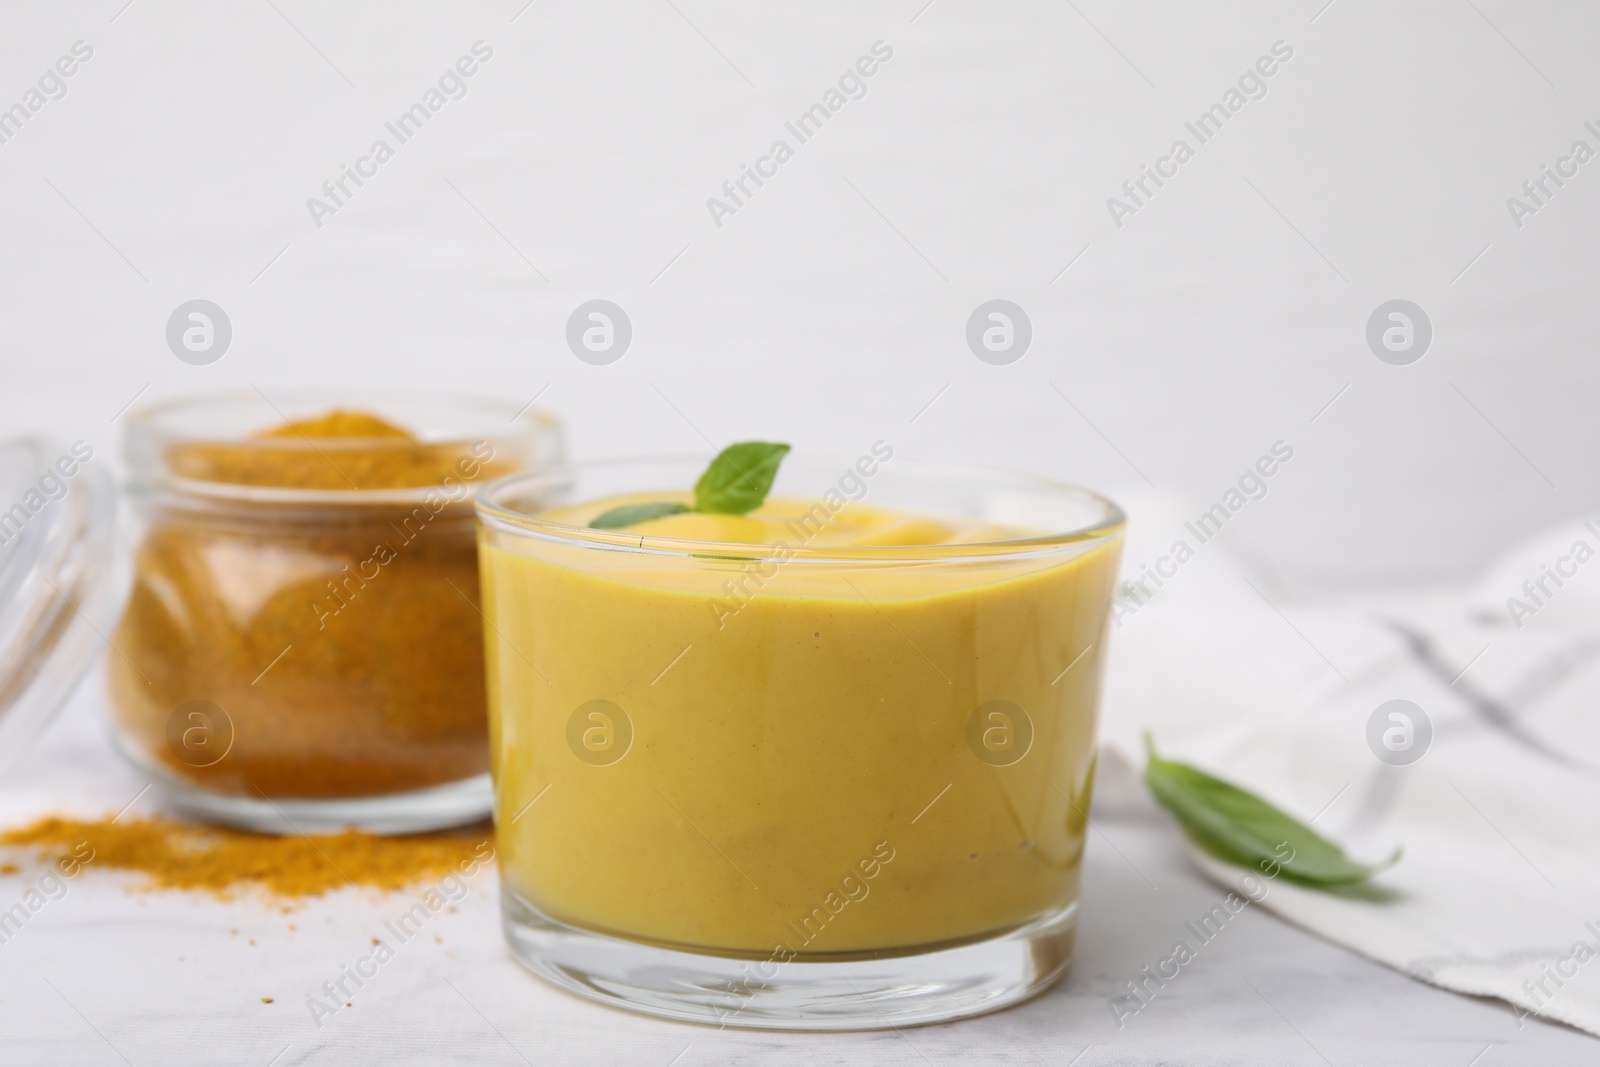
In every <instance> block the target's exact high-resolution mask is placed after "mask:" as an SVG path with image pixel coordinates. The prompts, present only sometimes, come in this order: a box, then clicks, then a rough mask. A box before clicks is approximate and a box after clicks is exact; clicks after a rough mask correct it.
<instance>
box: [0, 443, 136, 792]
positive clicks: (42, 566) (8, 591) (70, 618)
mask: <svg viewBox="0 0 1600 1067" xmlns="http://www.w3.org/2000/svg"><path fill="white" fill-rule="evenodd" d="M94 455H95V454H94V449H93V448H92V447H90V446H89V445H88V444H87V443H86V442H83V441H78V442H76V443H74V444H73V445H71V446H70V447H69V446H63V445H61V444H60V443H58V442H55V441H51V440H49V439H47V438H42V437H23V438H14V439H11V440H7V441H0V769H3V768H4V767H5V766H6V765H7V764H9V763H11V762H13V761H15V760H16V759H18V758H19V756H20V755H21V754H22V753H23V752H24V751H25V750H26V749H27V748H28V747H29V746H30V745H31V744H32V742H33V741H34V739H35V738H37V736H38V735H39V733H40V732H42V731H43V729H44V728H45V726H47V725H48V724H49V723H50V721H51V719H52V718H54V716H55V715H56V713H57V712H58V711H59V710H60V709H61V706H62V704H63V703H64V702H65V701H66V698H67V697H68V695H69V694H70V693H71V692H72V690H73V689H74V688H76V686H77V684H78V682H79V680H80V679H81V678H82V677H83V674H84V671H85V670H86V669H87V668H88V666H89V664H90V663H91V662H92V660H93V658H94V655H95V653H96V652H97V651H98V649H99V646H100V644H101V642H102V641H103V640H104V638H103V636H102V635H103V634H105V633H106V632H107V628H108V627H109V626H110V624H111V621H112V617H113V615H114V614H115V610H116V604H115V598H116V583H115V582H114V581H112V576H111V574H110V573H109V572H110V570H111V567H112V566H113V553H112V551H111V538H112V519H113V516H114V514H115V511H116V494H115V492H114V490H113V488H112V481H111V478H110V477H109V475H108V474H107V472H106V471H105V470H104V469H103V467H102V466H101V465H100V464H99V463H96V462H95V461H94Z"/></svg>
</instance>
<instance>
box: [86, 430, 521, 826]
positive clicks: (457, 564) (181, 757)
mask: <svg viewBox="0 0 1600 1067" xmlns="http://www.w3.org/2000/svg"><path fill="white" fill-rule="evenodd" d="M165 462H166V466H167V469H168V472H169V473H170V474H171V475H173V476H175V477H176V478H177V479H178V480H177V481H173V482H171V483H170V484H169V485H166V486H164V487H161V488H160V489H159V490H158V491H156V492H153V493H150V494H149V495H148V503H147V504H146V515H147V518H148V532H147V534H146V536H145V539H144V542H143V544H142V545H141V546H140V548H139V550H138V552H137V555H136V559H135V566H134V586H133V590H132V593H131V595H130V598H129V601H128V605H127V608H126V609H125V611H124V614H123V617H122V620H121V622H120V623H119V625H118V628H117V631H116V634H115V636H114V637H113V639H112V644H113V649H114V650H113V652H112V653H111V654H110V656H109V658H108V660H107V663H108V677H109V685H110V696H111V705H112V712H113V718H114V720H115V722H116V724H117V727H118V736H119V741H120V742H121V744H122V745H123V747H124V748H125V749H127V750H129V754H130V755H131V756H132V757H133V758H134V759H135V761H136V762H139V763H141V764H143V765H145V766H147V767H151V768H153V769H155V770H158V771H160V772H164V773H166V774H168V775H170V776H175V777H177V778H180V779H182V780H183V781H185V782H186V783H189V784H191V785H194V786H198V787H200V788H202V789H204V790H207V791H209V792H213V793H219V794H230V795H239V796H248V797H252V798H256V799H259V798H260V797H262V796H265V797H268V798H308V799H335V798H348V797H371V796H381V795H385V794H394V793H404V792H410V791H413V790H418V789H425V788H428V787H431V786H438V785H443V784H447V783H451V782H457V781H461V780H463V779H466V778H471V777H473V776H475V775H479V774H482V773H484V772H486V771H487V769H488V732H487V729H488V728H487V717H486V711H485V692H484V669H483V637H482V621H481V620H482V617H481V615H480V613H479V605H478V571H477V549H476V544H475V532H474V517H473V512H472V502H471V488H470V483H473V482H477V481H483V480H486V479H489V478H493V477H498V476H499V475H501V474H504V473H507V472H508V471H510V470H511V469H513V464H512V463H511V462H510V461H509V460H507V459H505V458H502V457H496V456H495V454H494V448H493V447H492V446H491V445H490V444H489V443H487V442H484V441H478V442H462V441H452V442H423V441H419V440H418V439H417V438H415V437H414V436H412V435H411V434H410V433H408V432H407V431H406V430H404V429H402V428H400V427H397V426H394V425H392V424H390V423H388V422H386V421H384V420H382V419H380V418H378V417H377V416H374V415H370V414H366V413H362V412H350V411H333V412H330V413H328V414H326V415H324V416H321V417H319V418H315V419H309V420H305V421H301V422H295V423H289V424H286V425H282V426H278V427H273V428H271V429H269V430H266V431H264V432H261V433H258V434H256V435H254V436H252V437H247V438H242V439H236V440H230V441H221V442H184V443H180V444H176V445H172V446H170V447H169V450H168V453H167V455H166V457H165ZM241 486H242V487H249V488H248V489H246V490H234V489H233V488H232V487H241ZM213 487H221V488H222V489H223V491H220V492H219V491H217V490H216V489H215V488H213ZM255 489H271V490H294V491H300V492H289V493H282V492H271V493H260V492H255V491H254V490H255ZM329 490H332V491H334V492H329ZM196 707H201V708H204V709H211V708H214V709H220V714H219V713H217V712H215V711H210V710H207V711H206V712H205V713H203V714H200V715H195V714H193V712H192V709H194V708H196ZM180 708H186V709H190V710H184V711H180Z"/></svg>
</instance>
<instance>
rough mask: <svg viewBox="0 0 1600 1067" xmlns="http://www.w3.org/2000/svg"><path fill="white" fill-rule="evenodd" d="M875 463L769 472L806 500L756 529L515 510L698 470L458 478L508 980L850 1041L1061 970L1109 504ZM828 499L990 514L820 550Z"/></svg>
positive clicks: (976, 1006) (952, 472)
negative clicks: (515, 970) (657, 531)
mask: <svg viewBox="0 0 1600 1067" xmlns="http://www.w3.org/2000/svg"><path fill="white" fill-rule="evenodd" d="M885 453H886V454H887V456H886V455H885ZM892 454H893V453H892V449H890V448H888V446H886V445H883V444H882V443H881V442H880V443H879V445H878V446H874V452H873V453H870V454H868V455H864V456H862V457H860V458H859V459H857V460H855V461H851V462H845V461H839V462H837V463H830V462H807V461H806V460H805V459H804V458H802V457H790V458H789V459H787V460H786V461H785V462H784V465H783V467H782V469H781V471H780V473H779V477H778V484H777V488H775V489H774V491H773V498H772V499H775V500H776V499H780V498H789V499H801V500H804V501H806V502H807V504H810V502H812V501H815V502H816V503H815V504H810V506H806V505H801V506H800V507H798V508H796V510H795V514H794V516H793V518H792V519H790V520H789V522H788V523H787V525H786V526H785V529H786V530H788V531H790V532H791V533H792V534H793V537H792V539H786V543H785V544H781V545H756V544H733V543H722V542H708V541H682V540H669V539H665V538H659V537H652V536H649V535H648V534H644V535H641V534H639V533H631V532H629V531H628V530H626V529H622V530H604V529H593V528H588V527H582V526H577V525H573V524H571V523H570V522H563V521H559V520H558V519H556V518H552V517H551V516H550V515H549V514H548V512H549V511H550V509H551V508H552V506H554V505H558V504H561V505H564V504H570V503H573V502H576V501H595V500H600V499H603V498H608V497H611V496H614V495H617V494H623V493H637V492H639V491H641V490H663V491H666V490H669V489H670V490H675V491H681V490H682V489H683V488H684V487H687V486H690V485H693V484H694V481H695V478H696V476H697V475H698V474H699V472H700V470H701V469H703V467H704V463H703V462H702V461H694V460H683V461H676V460H662V461H638V462H613V463H589V464H575V465H570V466H564V467H560V468H557V469H555V470H552V471H548V472H544V473H540V474H531V475H525V476H517V477H512V478H509V479H506V480H503V481H500V482H497V483H495V484H494V485H492V486H489V487H487V488H485V489H484V490H482V491H481V492H480V493H479V495H478V515H479V521H480V535H479V536H480V541H479V562H480V566H481V568H482V585H483V591H484V612H485V617H486V619H487V620H488V627H487V631H486V636H487V638H488V648H487V654H486V660H487V665H488V671H489V720H490V738H491V751H492V753H493V773H494V776H495V787H496V840H497V853H498V856H499V861H500V867H501V879H502V892H501V901H502V908H503V918H504V926H505V929H506V931H507V935H508V937H509V939H510V942H511V946H512V949H513V951H514V953H515V954H516V955H517V957H518V958H519V959H520V960H521V961H522V962H523V963H524V964H525V965H527V966H528V967H529V968H530V969H532V970H533V971H534V972H536V973H537V974H539V975H541V976H543V977H545V978H547V979H549V980H550V981H552V982H554V983H556V984H558V985H560V986H563V987H565V988H567V989H569V990H572V991H574V992H576V993H579V994H581V995H583V996H587V997H590V998H593V999H597V1000H601V1001H607V1002H611V1003H614V1004H618V1005H621V1006H625V1007H630V1008H633V1009H636V1010H640V1011H644V1012H647V1013H651V1014H656V1015H662V1016H667V1017H672V1018H679V1019H686V1020H692V1021H698V1022H714V1023H717V1024H720V1025H731V1026H745V1027H756V1028H782V1029H856V1028H877V1027H883V1026H886V1025H894V1026H899V1025H905V1024H909V1023H922V1022H931V1021H936V1020H940V1019H949V1018H955V1017H959V1016H963V1015H969V1014H974V1013H978V1012H983V1011H989V1010H993V1009H995V1008H998V1007H1002V1006H1004V1005H1006V1004H1010V1003H1014V1002H1016V1001H1018V1000H1020V999H1023V998H1025V997H1027V996H1029V995H1031V994H1033V993H1035V992H1037V991H1039V990H1041V989H1043V988H1045V987H1046V986H1047V985H1048V984H1049V983H1050V982H1051V981H1052V980H1053V979H1054V978H1055V977H1057V976H1058V975H1059V974H1060V973H1061V971H1062V970H1063V969H1064V968H1065V966H1066V964H1067V962H1068V960H1069V958H1070V956H1071V951H1072V944H1073V938H1074V933H1075V929H1076V918H1077V901H1078V886H1079V872H1080V866H1081V862H1082V856H1083V846H1084V837H1085V833H1086V829H1087V820H1088V809H1089V794H1090V789H1091V785H1092V780H1093V772H1094V759H1095V728H1096V719H1097V713H1098V703H1099V691H1100V680H1101V668H1102V664H1103V663H1104V653H1105V641H1106V635H1107V622H1108V606H1109V602H1110V599H1111V596H1112V593H1113V590H1114V587H1115V580H1116V573H1117V563H1118V558H1119V555H1120V552H1121V542H1122V533H1123V525H1124V519H1123V515H1122V513H1121V511H1120V510H1119V509H1118V508H1117V506H1116V505H1115V504H1113V503H1111V502H1110V501H1108V500H1106V499H1105V498H1103V497H1100V496H1097V495H1095V494H1093V493H1090V492H1086V491H1084V490H1081V489H1075V488H1072V487H1069V486H1065V485H1060V484H1057V483H1054V482H1048V481H1044V480H1040V479H1035V478H1029V477H1024V476H1021V475H1011V474H1000V473H992V472H985V471H975V470H972V469H968V468H958V467H949V466H941V465H926V464H917V463H912V462H906V461H901V460H892ZM891 460H892V461H891ZM861 499H869V500H870V501H871V505H872V506H873V507H876V508H887V509H893V510H894V511H896V512H904V513H907V514H909V515H913V516H914V515H923V516H939V515H943V516H959V517H966V518H970V519H974V520H981V521H982V522H985V523H993V524H1002V526H1001V527H997V528H1001V529H1003V531H1004V532H1003V533H1002V535H1001V537H1000V539H994V540H982V539H979V540H975V541H972V542H971V543H960V544H940V545H922V546H896V545H892V544H889V545H872V546H854V547H828V546H823V545H821V544H820V543H819V541H820V540H823V539H822V538H818V536H817V535H818V532H819V531H821V530H823V529H825V528H826V526H827V524H828V523H829V522H837V521H840V520H839V519H838V518H837V516H838V515H839V514H840V513H841V512H846V511H848V510H849V509H850V507H851V502H852V501H854V500H861ZM779 506H780V507H784V506H787V505H782V504H780V505H779ZM1021 529H1027V530H1036V531H1040V532H1039V533H1037V534H1032V533H1028V534H1021V533H1016V532H1014V531H1017V530H1021Z"/></svg>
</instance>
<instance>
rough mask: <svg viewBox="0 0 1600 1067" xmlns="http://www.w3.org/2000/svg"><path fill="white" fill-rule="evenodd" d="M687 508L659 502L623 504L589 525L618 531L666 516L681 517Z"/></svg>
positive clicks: (599, 528)
mask: <svg viewBox="0 0 1600 1067" xmlns="http://www.w3.org/2000/svg"><path fill="white" fill-rule="evenodd" d="M688 510H689V508H688V507H687V506H686V505H684V504H674V503H671V502H661V503H655V504H624V505H622V507H620V508H612V509H611V510H610V511H606V512H602V513H601V514H600V515H599V516H598V517H597V518H596V519H595V520H594V521H593V522H591V523H590V524H589V527H590V529H594V530H620V529H622V528H623V527H624V526H632V525H633V524H634V523H636V522H649V521H650V520H651V519H659V518H662V517H664V516H667V515H682V514H683V513H684V512H686V511H688Z"/></svg>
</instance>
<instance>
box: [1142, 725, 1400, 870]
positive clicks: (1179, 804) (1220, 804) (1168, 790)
mask: <svg viewBox="0 0 1600 1067" xmlns="http://www.w3.org/2000/svg"><path fill="white" fill-rule="evenodd" d="M1145 747H1146V748H1147V749H1148V750H1149V754H1150V761H1149V763H1148V764H1147V765H1146V767H1145V772H1144V781H1145V785H1146V786H1148V787H1149V789H1150V792H1151V793H1152V794H1154V796H1155V798H1156V800H1157V801H1158V802H1159V803H1160V804H1161V806H1162V807H1164V808H1166V809H1167V810H1168V811H1169V812H1171V813H1172V815H1173V816H1174V817H1175V818H1176V819H1177V820H1178V825H1179V826H1181V827H1182V828H1183V832H1184V833H1185V834H1187V835H1188V837H1189V840H1191V841H1193V842H1194V843H1195V844H1196V845H1197V846H1199V847H1200V848H1202V849H1204V850H1205V851H1206V852H1208V853H1210V854H1211V855H1213V856H1215V857H1216V858H1217V859H1220V860H1222V861H1223V862H1225V863H1232V864H1236V865H1238V866H1241V867H1252V868H1257V869H1260V870H1263V871H1267V870H1272V871H1275V872H1276V873H1281V874H1282V875H1283V877H1285V878H1287V879H1289V880H1290V881H1293V882H1299V883H1300V884H1302V885H1306V886H1311V887H1312V888H1317V887H1333V886H1347V885H1353V884H1356V883H1358V882H1364V881H1366V880H1367V879H1368V878H1370V877H1372V876H1373V875H1374V874H1376V873H1377V872H1378V871H1381V870H1383V869H1384V868H1385V867H1388V866H1390V865H1391V864H1393V863H1394V862H1395V861H1396V860H1398V859H1399V858H1400V852H1399V851H1398V850H1396V851H1395V854H1394V855H1393V856H1391V857H1389V859H1388V860H1387V861H1386V862H1384V863H1382V864H1378V865H1376V866H1372V865H1367V864H1361V863H1356V862H1355V861H1353V860H1351V859H1349V858H1348V857H1346V856H1345V854H1344V850H1343V849H1342V848H1340V847H1339V846H1338V845H1336V844H1334V843H1333V842H1332V841H1329V840H1328V839H1327V838H1325V837H1323V836H1322V835H1321V834H1319V833H1317V832H1316V831H1315V830H1313V829H1311V827H1309V826H1307V825H1306V824H1305V823H1303V822H1301V821H1300V820H1298V819H1296V818H1294V817H1293V816H1291V815H1288V814H1286V813H1285V812H1283V811H1280V810H1279V809H1278V808H1276V807H1273V806H1272V805H1271V804H1269V803H1267V801H1265V800H1263V799H1261V798H1260V797H1258V796H1256V795H1255V794H1254V793H1250V792H1247V791H1245V790H1243V789H1240V788H1239V787H1238V786H1236V785H1232V784H1231V783H1228V782H1225V781H1223V780H1222V779H1221V778H1217V777H1214V776H1212V775H1209V774H1207V773H1206V772H1204V771H1202V770H1199V769H1197V768H1195V767H1190V766H1189V765H1187V764H1184V763H1178V762H1175V761H1173V760H1164V759H1162V758H1161V757H1159V756H1157V755H1156V750H1155V745H1154V743H1153V742H1152V741H1151V740H1150V738H1149V737H1148V736H1147V737H1146V738H1145ZM1285 848H1287V850H1288V858H1287V859H1286V858H1285V855H1284V852H1285Z"/></svg>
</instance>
